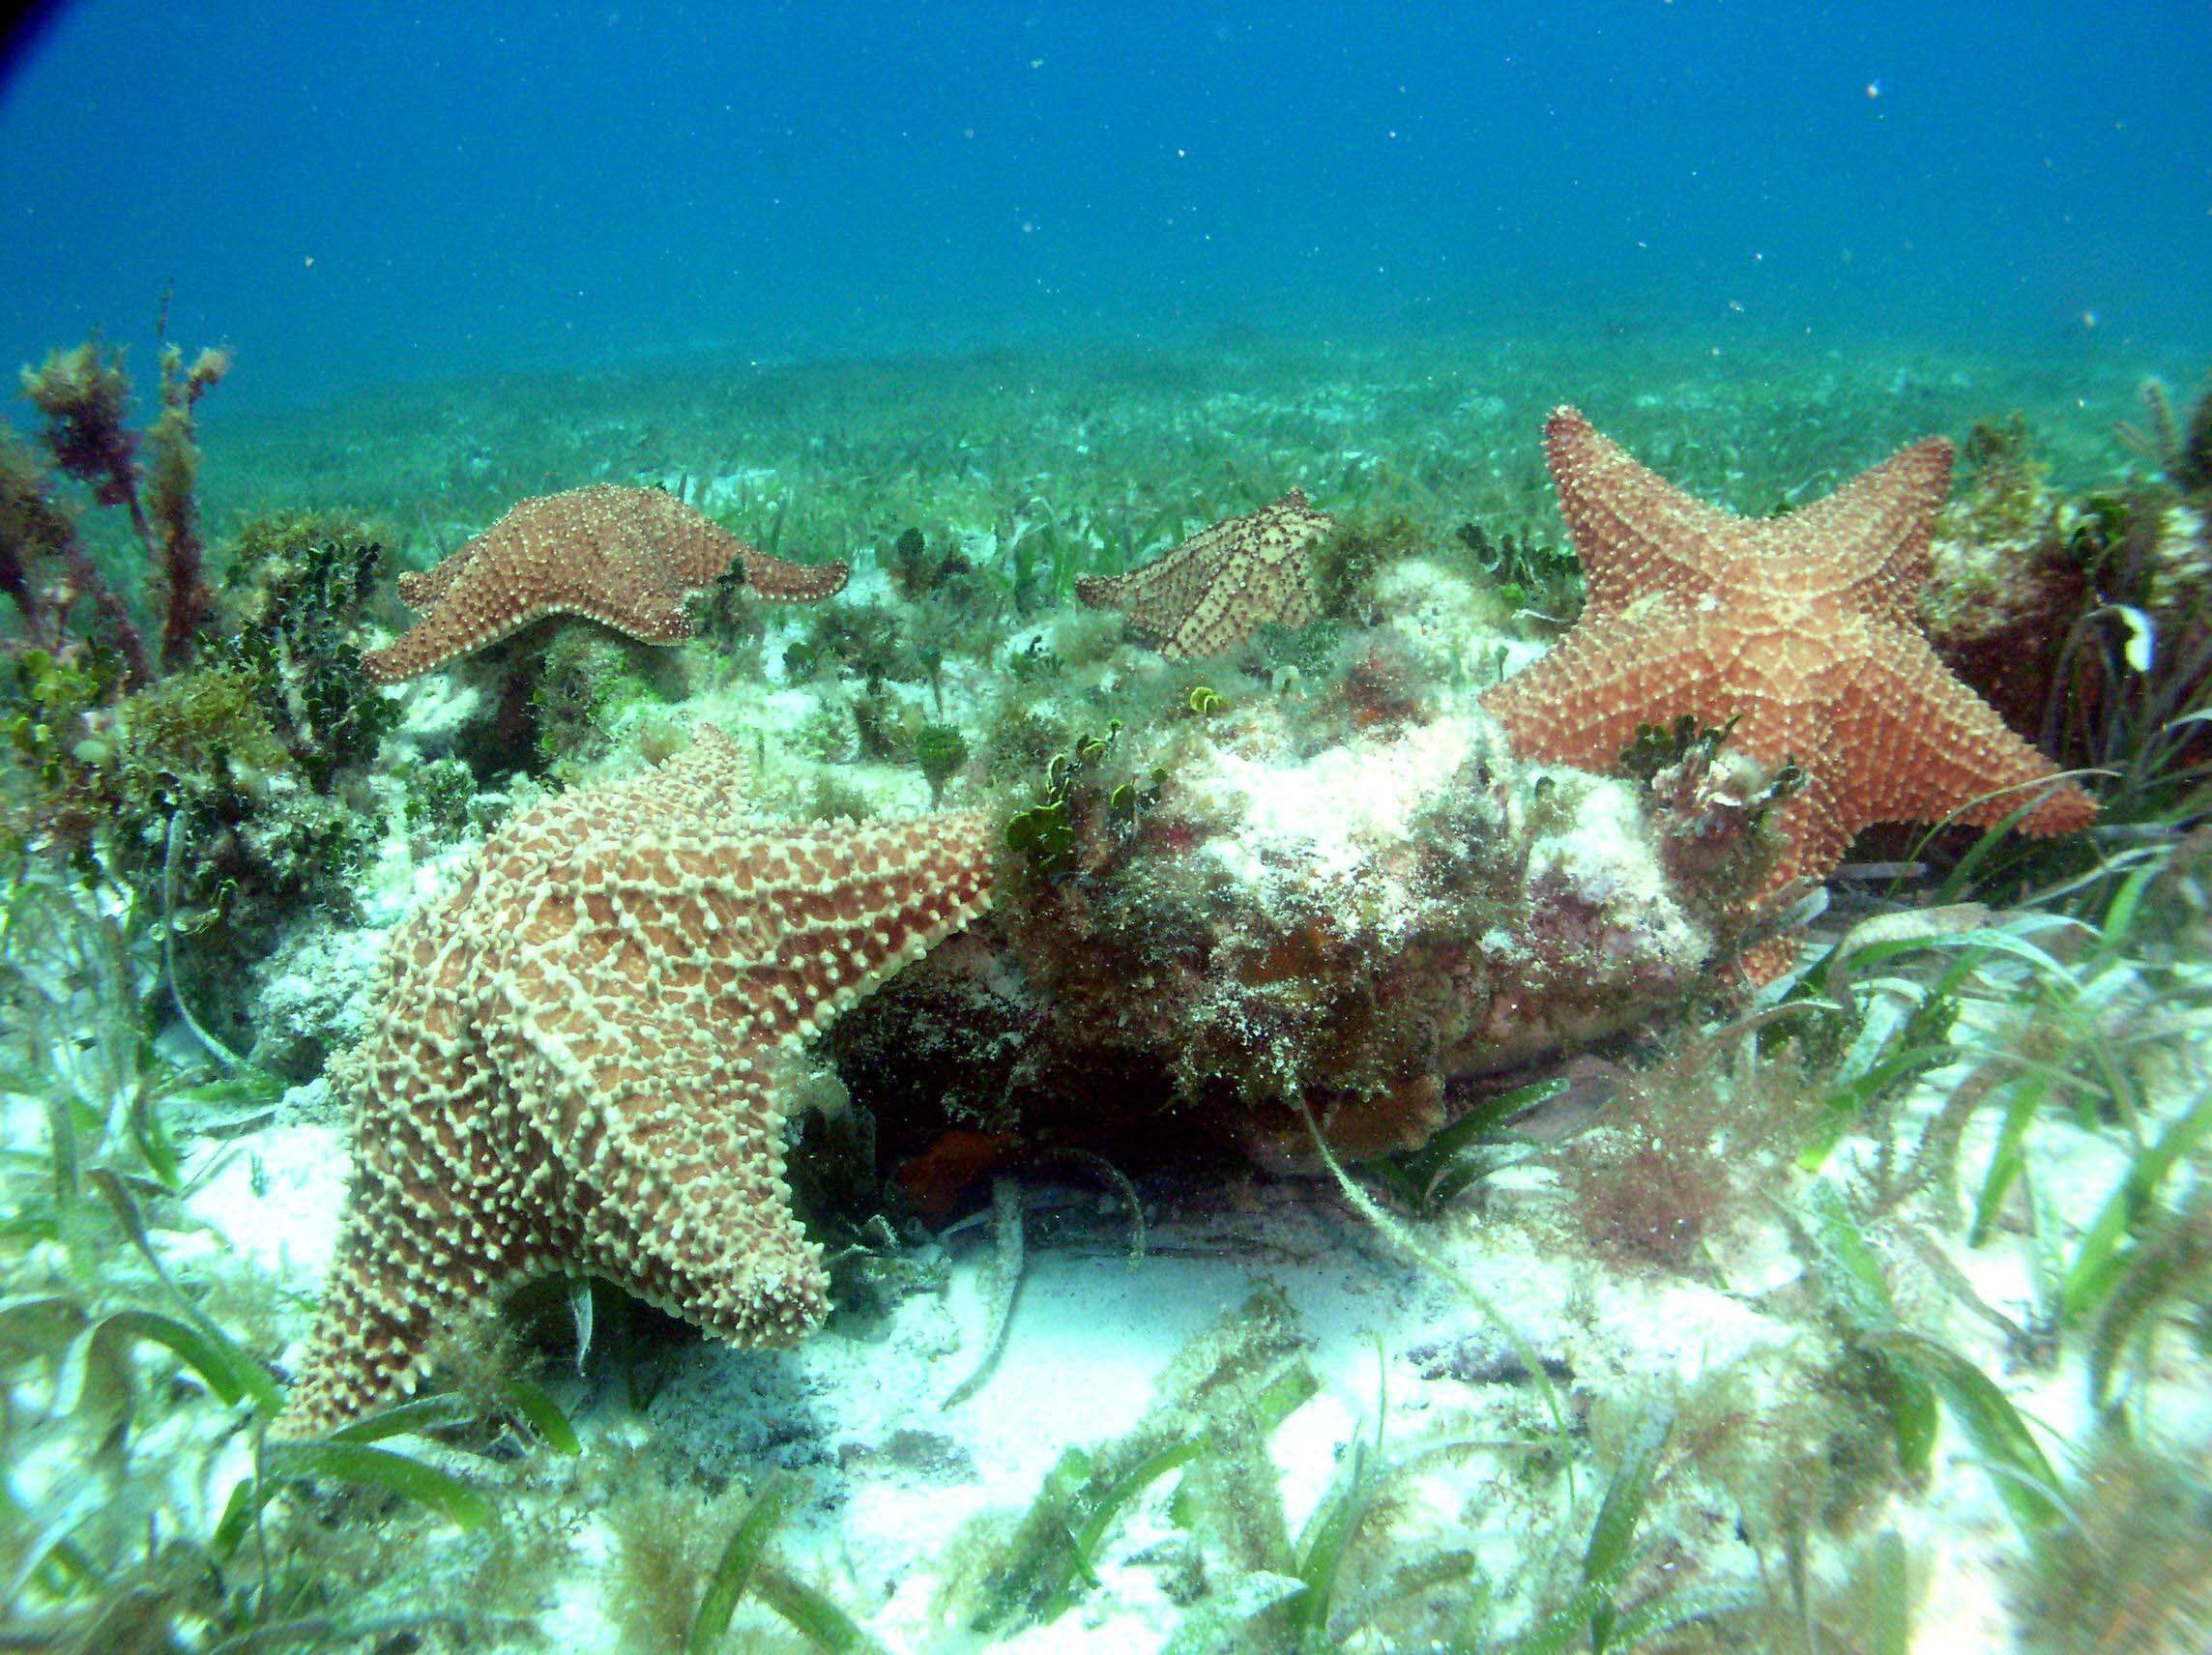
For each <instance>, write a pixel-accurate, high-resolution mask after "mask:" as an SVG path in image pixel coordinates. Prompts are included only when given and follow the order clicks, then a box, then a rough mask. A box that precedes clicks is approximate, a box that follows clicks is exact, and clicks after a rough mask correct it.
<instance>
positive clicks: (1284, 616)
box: [1075, 488, 1336, 661]
mask: <svg viewBox="0 0 2212 1655" xmlns="http://www.w3.org/2000/svg"><path fill="white" fill-rule="evenodd" d="M1335 527H1336V520H1335V519H1334V518H1332V517H1329V516H1328V515H1326V514H1325V513H1324V512H1320V511H1316V510H1315V509H1314V508H1312V507H1310V506H1308V505H1307V504H1306V497H1305V495H1304V493H1303V492H1302V491H1300V490H1298V489H1295V488H1294V489H1292V490H1291V491H1290V493H1288V494H1286V495H1284V496H1283V498H1282V499H1280V500H1278V501H1276V502H1275V503H1274V504H1273V505H1272V506H1265V507H1262V508H1260V509H1259V510H1257V511H1253V512H1250V513H1247V514H1246V515H1245V516H1242V517H1231V518H1228V519H1226V520H1225V521H1223V522H1220V523H1216V524H1214V525H1213V527H1212V528H1210V529H1202V530H1200V531H1199V532H1198V533H1197V534H1195V535H1193V536H1192V537H1190V538H1189V539H1187V540H1185V541H1183V543H1182V544H1181V545H1179V546H1178V547H1176V548H1175V550H1174V551H1172V552H1168V553H1166V554H1165V555H1163V556H1162V557H1160V558H1158V559H1156V560H1154V561H1153V562H1151V563H1149V564H1147V565H1146V566H1144V567H1143V568H1140V569H1131V570H1130V571H1129V572H1128V573H1127V574H1117V575H1086V576H1084V577H1083V578H1082V579H1080V580H1078V581H1077V582H1076V583H1075V595H1076V596H1078V597H1080V598H1081V599H1082V600H1083V601H1084V602H1085V603H1088V604H1090V605H1091V607H1092V608H1093V609H1120V610H1123V611H1126V612H1127V614H1128V617H1129V619H1130V621H1131V622H1133V623H1134V624H1136V625H1137V627H1138V628H1139V629H1140V630H1141V631H1143V632H1145V633H1146V634H1148V635H1149V636H1150V637H1153V638H1156V639H1157V640H1158V641H1159V644H1158V647H1159V652H1160V653H1161V654H1163V655H1166V656H1167V657H1168V658H1169V659H1170V660H1177V661H1187V660H1192V659H1195V658H1196V657H1198V656H1200V655H1218V654H1220V653H1222V652H1224V651H1226V650H1233V649H1235V648H1236V647H1237V645H1239V644H1241V643H1243V642H1244V640H1245V639H1247V638H1249V637H1250V636H1251V635H1252V634H1253V632H1254V631H1256V630H1257V629H1258V628H1259V627H1261V626H1262V625H1265V624H1267V623H1268V622H1275V623H1277V624H1281V625H1284V626H1303V625H1305V624H1308V623H1310V622H1311V621H1312V620H1313V619H1314V601H1313V593H1312V590H1311V588H1310V586H1309V585H1308V583H1307V580H1306V554H1307V552H1308V551H1310V550H1311V549H1312V548H1313V547H1314V546H1315V545H1316V544H1317V543H1319V542H1320V541H1321V540H1323V539H1324V538H1326V537H1327V536H1328V535H1329V533H1330V531H1332V530H1333V529H1335Z"/></svg>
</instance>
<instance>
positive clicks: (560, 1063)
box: [276, 729, 997, 1437]
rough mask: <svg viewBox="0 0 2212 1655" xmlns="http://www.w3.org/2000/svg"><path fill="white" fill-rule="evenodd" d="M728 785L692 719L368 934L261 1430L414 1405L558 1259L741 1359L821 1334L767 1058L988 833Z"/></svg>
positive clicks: (976, 887) (488, 845)
mask: <svg viewBox="0 0 2212 1655" xmlns="http://www.w3.org/2000/svg"><path fill="white" fill-rule="evenodd" d="M744 794H745V766H744V761H743V759H742V756H741V753H740V749H739V748H738V746H737V744H736V743H735V742H733V741H732V740H730V739H729V738H728V737H726V736H724V735H722V734H721V733H720V732H718V731H714V730H712V729H706V730H702V731H701V732H700V733H699V736H698V739H697V740H696V741H695V743H694V744H693V745H692V746H691V747H690V748H689V749H687V750H686V751H685V752H684V753H682V754H680V755H679V756H677V757H676V758H673V759H671V760H669V761H668V762H667V763H665V764H663V765H661V766H660V768H659V769H655V770H654V771H652V772H650V773H648V774H646V775H644V776H641V777H639V778H637V779H635V780H632V781H627V782H620V783H615V784H611V785H601V786H596V787H586V788H579V789H577V790H575V791H573V792H570V793H568V794H564V795H563V796H562V797H561V798H557V799H555V800H553V801H552V802H551V803H548V804H544V805H540V806H538V808H537V809H535V810H532V811H530V812H528V813H526V814H525V815H522V816H520V817H517V818H516V819H515V820H514V821H513V822H511V823H509V825H508V826H507V827H503V828H502V829H500V831H499V832H497V833H495V834H494V835H493V836H492V837H491V838H490V839H489V840H487V841H486V842H485V844H484V847H483V849H482V851H481V852H480V854H479V856H478V857H477V859H476V862H475V865H474V866H473V867H472V868H471V869H470V871H469V873H468V875H467V877H466V878H465V879H464V880H463V882H462V884H461V886H460V887H459V888H458V889H457V890H455V891H454V892H453V894H452V895H451V897H449V898H447V899H446V900H445V901H444V902H442V903H439V904H437V905H436V906H435V907H433V908H431V909H429V910H426V911H425V912H423V913H422V914H419V915H416V916H415V917H413V918H411V919H409V920H408V921H407V922H406V923H405V924H404V925H402V926H401V927H400V929H399V930H398V931H397V932H396V933H395V934H394V935H393V939H392V943H391V944H390V946H389V947H388V948H387V950H386V953H385V957H384V962H383V964H382V966H381V967H380V968H379V973H378V979H377V983H376V986H375V989H374V991H373V997H372V1001H371V1009H370V1016H369V1026H368V1032H367V1033H366V1034H365V1035H364V1038H363V1039H362V1041H361V1042H360V1044H359V1045H357V1046H356V1047H354V1048H353V1049H352V1050H351V1051H350V1052H348V1053H346V1054H345V1055H344V1056H343V1057H341V1058H340V1059H339V1060H337V1061H336V1062H335V1064H334V1065H333V1068H332V1079H333V1084H334V1086H335V1089H336V1090H337V1092H338V1093H339V1094H340V1095H341V1096H342V1097H344V1098H345V1099H346V1102H347V1104H348V1107H349V1111H350V1113H351V1116H352V1118H353V1123H354V1179H353V1187H352V1192H351V1196H350V1199H349V1202H348V1205H347V1210H346V1214H345V1217H344V1220H343V1222H342V1224H341V1226H340V1230H339V1236H338V1244H337V1253H336V1257H335V1261H334V1262H333V1263H332V1266H331V1275H330V1282H329V1285H328V1287H327V1288H326V1290H325V1292H324V1299H323V1309H322V1314H321V1316H320V1318H319V1320H318V1321H317V1323H316V1327H315V1332H314V1334H313V1337H312V1339H311V1341H310V1344H309V1348H308V1353H307V1356H306V1362H305V1364H304V1365H303V1367H302V1370H301V1374H300V1380H299V1383H298V1385H297V1386H296V1387H295V1388H294V1390H293V1393H292V1397H291V1400H290V1402H289V1404H288V1405H287V1407H286V1408H285V1411H284V1413H283V1415H282V1416H281V1417H280V1418H279V1419H278V1420H277V1425H276V1431H277V1435H278V1436H281V1437H304V1436H312V1435H315V1434H318V1433H321V1432H325V1431H329V1430H332V1429H334V1428H335V1427H336V1426H339V1425H342V1424H344V1423H345V1422H346V1421H348V1420H350V1419H352V1418H354V1417H356V1416H358V1415H359V1414H361V1413H363V1412H364V1411H366V1410H367V1409H369V1408H374V1407H376V1406H377V1405H379V1404H380V1403H383V1402H385V1401H388V1400H390V1399H391V1398H392V1397H393V1396H395V1395H398V1394H402V1393H404V1392H406V1391H408V1390H411V1389H412V1388H413V1387H414V1384H415V1381H416V1379H418V1378H419V1377H420V1376H421V1374H422V1371H423V1369H424V1368H425V1367H426V1366H427V1364H428V1362H429V1361H430V1358H431V1354H432V1351H433V1348H434V1346H435V1345H436V1343H437V1342H438V1341H439V1340H441V1339H442V1338H444V1337H446V1336H448V1335H450V1334H451V1333H452V1332H454V1331H455V1330H456V1329H457V1328H458V1327H460V1326H461V1325H463V1324H464V1323H465V1322H466V1321H468V1320H469V1319H470V1318H471V1317H472V1316H474V1315H476V1314H478V1313H480V1312H482V1311H483V1310H485V1309H486V1308H488V1307H489V1306H491V1305H492V1304H493V1303H495V1302H496V1298H497V1295H498V1294H499V1293H500V1292H502V1291H503V1290H505V1289H507V1288H509V1287H511V1286H514V1285H516V1284H518V1283H520V1282H521V1281H523V1280H526V1279H527V1278H529V1277H531V1276H535V1275H539V1274H544V1273H548V1272H550V1271H554V1270H571V1271H591V1272H594V1273H596V1274H599V1275H604V1276H607V1277H609V1278H611V1279H612V1280H614V1281H615V1282H617V1283H619V1284H620V1285H622V1286H623V1287H625V1288H626V1289H628V1290H629V1291H630V1292H635V1293H637V1294H639V1295H641V1296H642V1297H645V1298H647V1299H650V1300H652V1301H653V1302H654V1303H655V1304H657V1305H659V1306H660V1307H661V1308H662V1309H664V1310H667V1311H669V1312H671V1313H672V1314H674V1315H677V1316H681V1317H683V1318H684V1319H685V1320H686V1321H692V1322H695V1323H696V1324H698V1325H699V1326H701V1327H703V1328H705V1329H706V1330H707V1331H708V1332H710V1333H713V1334H714V1335H716V1336H718V1337H720V1338H723V1339H728V1340H732V1341H736V1342H740V1343H744V1344H777V1343H784V1342H788V1341H790V1340H792V1339H795V1338H797V1337H798V1336H799V1335H800V1334H801V1333H803V1332H805V1331H806V1330H807V1329H808V1328H810V1327H812V1326H813V1325H814V1324H815V1323H816V1322H817V1321H820V1320H821V1318H822V1315H823V1311H824V1309H825V1294H826V1276H825V1272H824V1268H823V1263H822V1256H821V1250H820V1249H819V1248H817V1247H816V1246H815V1245H814V1244H813V1243H812V1242H810V1241H809V1240H807V1239H806V1237H805V1235H804V1234H803V1233H802V1232H801V1231H800V1227H799V1222H798V1220H797V1219H796V1218H795V1217H794V1216H793V1214H792V1212H791V1209H790V1205H789V1199H790V1194H791V1192H790V1190H789V1188H788V1187H787V1186H786V1185H785V1183H784V1181H783V1110H782V1102H781V1097H780V1089H779V1087H778V1085H777V1080H776V1065H777V1060H778V1057H779V1054H780V1053H781V1051H782V1050H783V1049H784V1048H785V1047H787V1046H789V1045H793V1044H796V1043H797V1042H798V1041H800V1040H803V1039H806V1038H808V1037H810V1036H812V1035H814V1034H816V1033H818V1032H820V1031H821V1030H822V1029H823V1028H824V1027H825V1026H827V1025H828V1023H829V1021H830V1020H831V1019H832V1018H834V1017H835V1016H836V1015H837V1013H838V1012H839V1011H840V1010H842V1009H843V1008H845V1007H846V1006H849V1005H851V1004H852V1003H853V1002H855V1001H857V1000H859V998H860V996H862V995H864V994H866V993H867V992H868V991H869V990H870V989H872V988H874V987H875V986H876V985H877V984H878V983H880V982H882V981H884V980H885V979H886V978H888V977H889V976H890V975H891V974H892V973H895V972H897V971H898V970H899V969H900V968H901V967H902V966H904V965H906V964H907V963H908V962H909V961H911V960H914V959H916V958H917V957H919V956H920V954H921V953H922V951H923V950H924V949H926V948H927V947H929V946H930V944H933V943H935V942H936V941H937V940H938V939H939V938H941V937H943V936H945V935H946V933H947V932H949V931H952V930H956V929H957V928H959V927H960V926H962V925H964V924H966V923H967V922H968V921H969V920H970V919H972V918H974V917H975V915H977V914H979V913H980V912H982V910H983V909H984V908H985V907H987V906H988V905H989V902H990V898H991V867H992V861H993V858H994V857H995V855H996V853H997V845H996V841H995V838H994V836H993V835H992V833H991V832H990V830H989V824H988V823H987V821H986V820H985V819H984V818H983V817H982V816H981V815H979V814H975V813H968V814H958V815H944V816H937V817H928V818H924V819H921V820H919V821H915V822H904V823H880V824H870V825H868V826H866V827H854V826H852V825H851V824H829V825H813V826H803V827H801V826H787V825H780V824H773V823H761V822H757V821H748V820H746V819H745V810H746V802H745V798H744Z"/></svg>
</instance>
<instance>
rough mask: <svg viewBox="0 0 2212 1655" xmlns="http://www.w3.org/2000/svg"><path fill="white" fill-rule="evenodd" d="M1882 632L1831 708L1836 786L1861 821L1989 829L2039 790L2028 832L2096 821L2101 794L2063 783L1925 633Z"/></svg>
mask: <svg viewBox="0 0 2212 1655" xmlns="http://www.w3.org/2000/svg"><path fill="white" fill-rule="evenodd" d="M1879 632H1880V634H1881V635H1882V645H1883V647H1882V648H1881V650H1880V651H1879V652H1878V653H1876V654H1874V655H1873V656H1871V657H1870V658H1869V659H1867V660H1866V661H1865V662H1863V663H1861V664H1860V665H1859V666H1858V668H1857V669H1856V671H1855V673H1854V676H1853V679H1852V682H1849V683H1848V684H1847V685H1845V686H1842V687H1841V688H1839V690H1838V691H1837V694H1836V698H1835V701H1834V703H1833V710H1832V714H1831V716H1832V719H1833V725H1834V739H1833V741H1832V742H1831V743H1830V747H1829V751H1830V752H1831V753H1832V754H1833V755H1834V758H1833V760H1832V761H1831V763H1832V764H1833V765H1835V766H1838V767H1841V768H1842V770H1843V773H1842V774H1841V776H1840V777H1839V779H1838V784H1837V791H1838V793H1839V795H1840V796H1841V797H1842V798H1845V799H1846V800H1847V801H1848V806H1849V808H1850V810H1851V813H1852V817H1853V827H1871V826H1872V825H1873V824H1875V823H1877V822H1940V821H1943V820H1945V819H1946V818H1953V819H1955V820H1957V821H1960V822H1964V823H1966V824H1968V825H1969V826H1972V827H1991V826H1994V824H1996V823H1998V822H2001V821H2003V820H2004V819H2005V818H2006V817H2007V816H2009V815H2011V814H2012V812H2014V811H2015V810H2017V809H2019V808H2020V807H2021V806H2022V805H2023V804H2024V803H2027V802H2029V801H2030V800H2034V799H2036V798H2038V797H2039V796H2040V797H2041V802H2040V803H2037V804H2036V805H2035V808H2034V809H2033V810H2032V811H2031V812H2030V813H2029V814H2028V815H2027V816H2026V817H2025V818H2023V820H2022V822H2021V823H2020V830H2021V831H2022V832H2023V833H2036V834H2046V833H2069V832H2073V831H2075V830H2076V829H2078V828H2081V827H2088V826H2089V824H2090V823H2091V822H2093V821H2095V820H2096V816H2097V805H2096V801H2095V800H2094V799H2092V798H2090V797H2089V796H2088V795H2087V794H2085V793H2083V792H2082V791H2081V789H2080V788H2079V787H2076V786H2075V785H2074V784H2073V783H2072V782H2058V781H2056V779H2055V778H2056V776H2057V773H2058V772H2057V769H2056V767H2054V766H2053V765H2052V763H2051V761H2050V760H2049V759H2047V758H2045V757H2044V756H2043V755H2042V754H2041V753H2039V752H2037V751H2036V750H2035V749H2034V748H2033V747H2031V746H2029V745H2028V744H2027V743H2026V742H2025V741H2023V740H2021V739H2020V738H2019V737H2018V736H2016V735H2014V734H2013V732H2012V731H2011V730H2010V729H2008V728H2007V727H2006V726H2005V723H2004V720H2003V719H2001V718H1999V717H1998V716H1997V713H1996V710H1995V709H1994V708H1993V707H1992V706H1990V704H1989V703H1988V702H1986V701H1984V700H1983V699H1982V698H1981V697H1980V696H1978V695H1976V694H1974V692H1973V691H1972V690H1970V689H1968V688H1967V687H1966V686H1965V684H1963V683H1961V682H1959V681H1958V680H1957V679H1956V678H1954V677H1953V676H1952V675H1951V673H1950V671H1949V670H1948V669H1947V668H1946V667H1945V666H1944V665H1943V663H1942V661H1941V660H1940V659H1939V658H1938V657H1937V656H1936V652H1935V651H1934V650H1932V649H1930V648H1929V647H1928V644H1927V641H1926V640H1925V639H1923V638H1922V637H1921V636H1920V635H1919V633H1917V632H1916V631H1913V630H1912V629H1910V628H1908V627H1905V626H1888V625H1884V626H1881V627H1880V628H1879ZM2036 783H2047V784H2051V785H2050V786H2049V787H2048V789H2044V788H2038V787H2037V786H2035V785H2033V784H2036Z"/></svg>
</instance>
